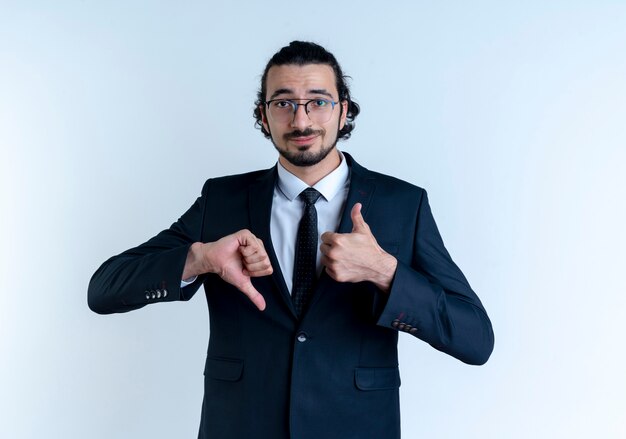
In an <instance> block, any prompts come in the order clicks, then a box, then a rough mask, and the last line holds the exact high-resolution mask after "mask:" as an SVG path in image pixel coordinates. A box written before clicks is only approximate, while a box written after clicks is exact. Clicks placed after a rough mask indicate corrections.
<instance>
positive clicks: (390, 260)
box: [320, 203, 398, 292]
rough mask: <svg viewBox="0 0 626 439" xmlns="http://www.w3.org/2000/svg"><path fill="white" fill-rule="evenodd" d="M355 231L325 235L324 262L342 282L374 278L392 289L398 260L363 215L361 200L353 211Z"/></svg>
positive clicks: (332, 274)
mask: <svg viewBox="0 0 626 439" xmlns="http://www.w3.org/2000/svg"><path fill="white" fill-rule="evenodd" d="M350 217H351V218H352V232H350V233H333V232H325V233H323V234H322V245H321V246H320V251H321V252H322V264H323V265H324V266H325V267H326V272H327V273H328V274H329V275H330V277H332V278H333V279H335V280H336V281H338V282H362V281H370V282H372V283H373V284H374V285H376V286H377V287H378V288H380V289H381V290H382V291H384V292H388V291H389V289H390V287H391V281H392V280H393V276H394V274H395V272H396V267H397V265H398V261H397V260H396V258H394V257H393V256H391V255H390V254H389V253H387V252H385V251H384V250H383V249H382V248H381V247H380V246H379V245H378V242H377V241H376V238H374V235H373V234H372V231H371V230H370V228H369V226H368V225H367V223H366V222H365V220H364V219H363V215H361V203H356V204H355V205H354V206H353V207H352V211H351V212H350Z"/></svg>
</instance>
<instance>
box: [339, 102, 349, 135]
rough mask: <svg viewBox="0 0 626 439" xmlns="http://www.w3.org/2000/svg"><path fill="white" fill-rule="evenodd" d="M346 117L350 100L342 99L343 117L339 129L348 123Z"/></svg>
mask: <svg viewBox="0 0 626 439" xmlns="http://www.w3.org/2000/svg"><path fill="white" fill-rule="evenodd" d="M346 117H348V101H341V118H340V119H339V129H342V128H343V127H344V125H345V124H346Z"/></svg>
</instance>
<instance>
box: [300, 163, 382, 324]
mask: <svg viewBox="0 0 626 439" xmlns="http://www.w3.org/2000/svg"><path fill="white" fill-rule="evenodd" d="M343 155H344V156H345V157H346V160H347V162H348V165H349V166H350V189H349V190H348V198H347V199H346V204H345V205H344V207H343V213H342V214H341V221H340V222H339V229H338V230H337V232H338V233H350V232H351V231H352V218H351V217H350V211H351V210H352V206H354V205H355V204H356V203H361V205H362V207H361V214H362V215H363V218H364V219H365V221H366V222H367V211H368V209H369V206H370V203H371V200H372V196H373V195H374V190H375V189H376V185H375V184H374V176H373V175H372V173H371V172H370V171H368V170H367V169H365V168H364V167H362V166H361V165H359V164H358V163H357V162H355V161H354V159H353V158H352V156H350V155H349V154H348V153H346V152H344V153H343ZM318 251H319V250H318ZM333 284H334V285H338V283H337V282H336V281H335V280H333V279H332V278H331V277H330V276H329V275H328V274H327V273H326V270H322V274H321V276H320V278H319V280H318V282H317V287H316V288H315V292H314V294H313V297H312V298H311V303H310V304H309V309H311V308H312V307H313V306H314V305H315V302H317V301H318V300H319V298H320V296H321V295H322V294H326V293H328V290H329V289H330V288H332V286H333ZM305 315H306V312H305Z"/></svg>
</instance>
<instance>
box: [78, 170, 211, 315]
mask: <svg viewBox="0 0 626 439" xmlns="http://www.w3.org/2000/svg"><path fill="white" fill-rule="evenodd" d="M209 183H210V180H209V181H207V182H206V183H205V185H204V187H203V189H202V195H201V196H200V197H199V198H198V199H197V200H196V202H195V203H194V204H193V205H192V206H191V207H190V208H189V209H188V210H187V211H186V212H185V213H184V214H183V215H182V216H181V217H180V218H179V219H178V221H176V222H175V223H174V224H172V226H171V227H170V228H169V229H166V230H163V231H162V232H161V233H159V234H158V235H156V236H155V237H153V238H151V239H150V240H149V241H147V242H145V243H143V244H141V245H139V246H138V247H135V248H132V249H130V250H126V251H125V252H123V253H121V254H119V255H117V256H113V257H112V258H110V259H109V260H107V261H106V262H104V263H103V264H102V265H101V266H100V268H98V270H97V271H96V272H95V273H94V275H93V276H92V278H91V281H90V282H89V288H88V292H87V302H88V305H89V308H90V309H91V310H92V311H94V312H96V313H98V314H111V313H118V312H127V311H131V310H134V309H138V308H141V307H143V306H145V305H148V304H150V303H155V302H168V301H174V300H189V299H190V298H191V297H192V296H193V295H194V294H195V292H196V291H197V290H198V288H199V287H200V285H201V284H202V279H203V277H202V276H199V277H198V278H197V279H196V280H195V281H194V282H193V283H192V284H190V285H188V286H186V287H184V288H181V286H180V284H181V279H182V273H183V269H184V266H185V260H186V258H187V252H188V250H189V247H190V246H191V244H193V243H194V242H196V241H200V235H201V230H202V224H203V222H204V215H205V205H206V196H207V192H208V186H209Z"/></svg>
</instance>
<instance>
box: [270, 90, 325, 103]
mask: <svg viewBox="0 0 626 439" xmlns="http://www.w3.org/2000/svg"><path fill="white" fill-rule="evenodd" d="M283 94H293V90H291V89H289V88H279V89H278V90H276V91H275V92H274V93H272V95H271V96H270V98H269V99H268V100H270V101H271V100H272V99H274V98H275V97H277V96H280V95H283ZM307 94H316V95H324V96H328V97H329V98H331V99H333V95H331V94H330V93H329V92H328V91H327V90H326V89H324V88H314V89H311V90H308V91H307Z"/></svg>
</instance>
